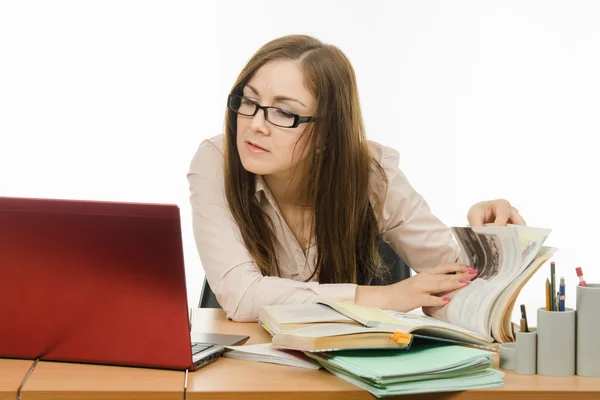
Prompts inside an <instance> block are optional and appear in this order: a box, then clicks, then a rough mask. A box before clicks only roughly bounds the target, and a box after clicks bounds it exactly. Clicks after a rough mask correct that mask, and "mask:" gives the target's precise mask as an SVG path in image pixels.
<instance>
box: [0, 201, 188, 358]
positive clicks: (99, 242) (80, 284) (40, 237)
mask: <svg viewBox="0 0 600 400" xmlns="http://www.w3.org/2000/svg"><path fill="white" fill-rule="evenodd" d="M0 275H1V277H2V278H1V279H0V296H1V299H2V301H0V321H2V324H1V326H0V357H13V358H27V359H41V360H57V361H75V362H86V363H102V364H114V365H131V366H149V367H157V368H172V369H185V368H189V367H191V365H192V361H191V351H190V333H189V320H188V308H187V295H186V282H185V269H184V264H183V249H182V240H181V223H180V217H179V209H178V207H177V206H176V205H161V204H136V203H117V202H100V201H77V200H49V199H26V198H8V197H0Z"/></svg>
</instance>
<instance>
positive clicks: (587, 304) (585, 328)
mask: <svg viewBox="0 0 600 400" xmlns="http://www.w3.org/2000/svg"><path fill="white" fill-rule="evenodd" d="M599 336H600V284H592V283H588V284H587V287H583V286H577V375H582V376H589V377H596V378H598V377H600V346H599V345H598V337H599Z"/></svg>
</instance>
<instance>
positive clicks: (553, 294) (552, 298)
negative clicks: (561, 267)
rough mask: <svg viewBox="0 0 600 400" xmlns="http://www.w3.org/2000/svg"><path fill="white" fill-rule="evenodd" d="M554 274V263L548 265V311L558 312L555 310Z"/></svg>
mask: <svg viewBox="0 0 600 400" xmlns="http://www.w3.org/2000/svg"><path fill="white" fill-rule="evenodd" d="M555 273H556V264H555V263H554V261H552V262H551V263H550V296H551V297H550V311H558V310H557V308H556V297H554V296H555V295H556V281H555V277H554V275H555Z"/></svg>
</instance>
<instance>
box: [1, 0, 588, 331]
mask: <svg viewBox="0 0 600 400" xmlns="http://www.w3.org/2000/svg"><path fill="white" fill-rule="evenodd" d="M598 21H600V2H594V1H568V2H567V1H541V0H540V1H522V0H521V1H505V0H503V1H485V2H481V1H465V2H456V1H452V2H450V1H447V2H442V1H428V2H422V1H416V0H415V1H403V2H399V1H374V0H370V1H369V2H367V1H343V2H342V1H339V2H337V1H324V0H320V1H302V2H291V1H290V2H285V1H260V0H253V1H219V2H217V1H213V2H210V1H202V2H200V1H196V2H176V1H163V2H156V1H52V2H47V1H38V2H32V1H12V2H11V1H4V2H1V3H0V195H2V196H29V197H51V198H52V197H54V198H75V199H99V200H117V201H119V200H121V201H148V202H167V203H175V204H178V205H179V206H180V207H181V215H182V224H183V233H184V238H183V239H184V250H185V257H186V263H187V267H186V268H187V277H188V289H189V293H188V297H189V301H190V303H191V304H192V305H193V304H197V301H198V298H199V295H200V288H201V284H202V280H203V276H204V274H203V271H202V266H201V264H200V261H199V258H198V255H197V252H196V248H195V244H194V239H193V236H192V230H191V211H190V207H189V202H188V187H187V181H186V176H185V175H186V172H187V168H188V166H189V162H190V160H191V158H192V156H193V154H194V152H195V150H196V147H197V145H198V144H199V143H200V141H201V140H202V139H204V138H207V137H210V136H214V135H216V134H219V133H221V132H222V126H223V116H224V112H225V101H226V96H227V93H228V91H229V89H230V88H231V86H232V84H233V82H234V80H235V78H236V76H237V74H238V73H239V72H240V70H241V69H242V67H243V66H244V64H245V63H246V62H247V61H248V59H249V58H250V57H251V55H252V54H253V53H254V52H255V51H256V50H257V49H258V48H259V47H260V46H261V45H262V44H264V43H266V42H267V41H269V40H272V39H274V38H276V37H278V36H282V35H285V34H289V33H306V34H311V35H314V36H316V37H317V38H319V39H321V40H323V41H325V42H327V43H332V44H335V45H336V46H338V47H339V48H341V49H342V51H344V52H345V53H346V55H347V56H348V57H349V58H350V60H351V62H352V63H353V65H354V68H355V70H356V74H357V78H358V84H359V91H360V96H361V103H362V107H363V112H364V118H365V123H366V127H367V134H368V137H369V138H370V139H372V140H376V141H379V142H381V143H384V144H386V145H389V146H392V147H394V148H396V149H398V151H399V152H400V154H401V168H402V169H403V170H404V171H405V173H406V174H407V176H408V178H409V179H410V181H411V183H412V184H413V185H414V186H415V187H416V188H417V190H419V191H420V192H421V193H422V194H423V195H424V196H425V198H426V199H427V201H428V202H429V204H430V206H431V208H432V210H433V212H434V213H435V214H436V215H438V216H439V217H440V218H441V219H442V220H443V221H444V222H446V223H447V224H449V225H455V224H456V225H463V224H465V223H466V213H467V210H468V208H469V207H470V206H471V205H472V204H473V203H475V202H477V201H480V200H484V199H493V198H498V197H504V198H507V199H509V200H510V201H511V202H512V203H513V204H514V205H515V206H516V207H518V208H519V210H520V211H521V213H522V214H523V216H524V217H525V219H526V220H527V222H528V224H529V225H533V226H540V227H548V228H552V229H553V233H552V235H551V237H550V239H549V241H548V244H550V245H554V246H557V247H560V248H561V249H562V250H561V251H560V253H559V254H557V255H556V257H555V258H554V259H555V260H556V262H557V268H558V275H559V276H560V275H563V276H565V277H566V279H567V282H568V284H569V286H568V289H567V305H568V306H574V305H575V297H574V289H575V288H574V285H575V281H576V277H575V273H574V268H575V267H576V266H582V267H583V268H584V271H585V273H586V276H587V279H588V281H600V269H599V267H598V260H597V258H598V255H597V248H598V239H599V235H598V232H597V230H596V229H597V227H598V226H600V224H599V222H600V221H599V220H600V217H599V213H598V210H597V209H598V207H597V203H598V197H597V196H596V195H594V193H597V189H596V186H597V181H598V178H597V173H598V171H599V163H600V161H598V157H597V146H596V145H595V143H597V138H598V135H599V134H600V115H599V110H600V72H599V71H600V23H598ZM548 271H549V267H548V266H545V267H543V269H542V270H541V271H540V272H538V274H537V275H536V276H535V277H534V278H533V279H532V280H531V281H530V283H529V284H528V285H527V286H526V288H525V289H524V291H523V292H522V294H521V295H520V298H519V300H518V303H517V304H520V303H522V302H523V303H525V304H527V306H528V308H529V309H530V312H529V315H530V324H532V323H534V322H535V312H534V311H533V310H534V308H535V307H538V306H543V305H544V285H543V284H544V281H545V279H546V276H547V275H548ZM515 316H516V313H515Z"/></svg>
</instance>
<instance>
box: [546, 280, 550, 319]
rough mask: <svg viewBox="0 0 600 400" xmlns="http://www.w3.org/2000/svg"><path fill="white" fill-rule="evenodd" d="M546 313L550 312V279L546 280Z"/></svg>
mask: <svg viewBox="0 0 600 400" xmlns="http://www.w3.org/2000/svg"><path fill="white" fill-rule="evenodd" d="M546 311H550V279H548V278H546Z"/></svg>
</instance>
